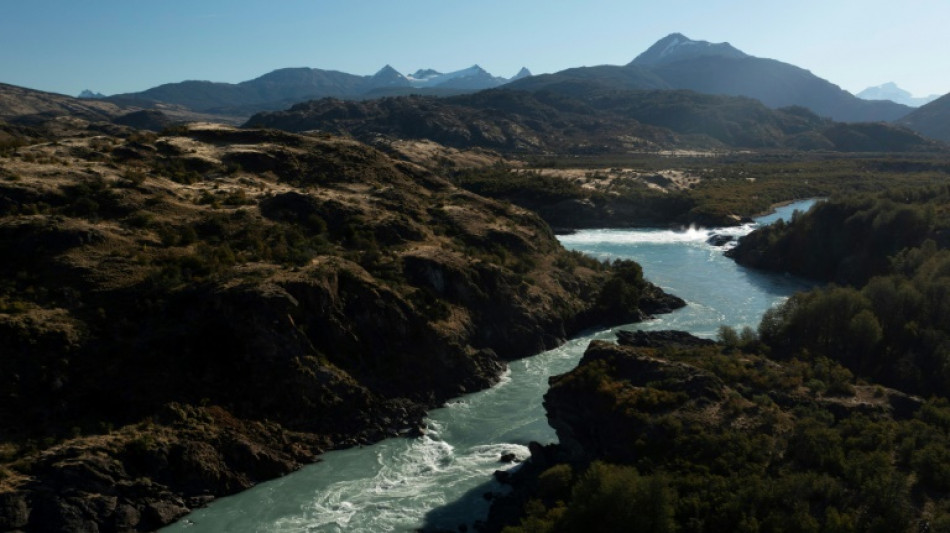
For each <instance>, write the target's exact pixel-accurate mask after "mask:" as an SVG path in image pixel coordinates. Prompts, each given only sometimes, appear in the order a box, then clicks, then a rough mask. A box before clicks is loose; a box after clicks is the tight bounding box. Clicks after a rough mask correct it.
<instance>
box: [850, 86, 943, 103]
mask: <svg viewBox="0 0 950 533" xmlns="http://www.w3.org/2000/svg"><path fill="white" fill-rule="evenodd" d="M855 96H857V97H858V98H861V99H864V100H890V101H892V102H897V103H898V104H904V105H906V106H910V107H920V106H922V105H925V104H929V103H930V102H933V101H934V100H936V99H937V98H940V95H939V94H931V95H930V96H919V97H915V96H914V95H912V94H911V93H910V92H909V91H905V90H904V89H901V88H900V87H898V86H897V84H896V83H894V82H892V81H891V82H887V83H885V84H883V85H878V86H876V87H868V88H867V89H865V90H863V91H861V92H859V93H858V94H856V95H855Z"/></svg>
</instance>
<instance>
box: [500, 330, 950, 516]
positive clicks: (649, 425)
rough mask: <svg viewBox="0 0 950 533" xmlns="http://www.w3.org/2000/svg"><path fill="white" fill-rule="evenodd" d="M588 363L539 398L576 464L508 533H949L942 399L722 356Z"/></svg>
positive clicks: (546, 474) (547, 481) (947, 419)
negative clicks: (642, 370)
mask: <svg viewBox="0 0 950 533" xmlns="http://www.w3.org/2000/svg"><path fill="white" fill-rule="evenodd" d="M630 357H633V358H641V357H642V358H644V359H645V360H647V361H651V360H656V359H657V358H660V359H662V360H665V361H666V362H667V363H665V364H666V365H668V367H667V369H665V370H660V371H654V372H648V373H646V374H645V375H644V374H641V375H640V376H639V377H638V376H637V375H634V374H633V373H630V374H626V373H625V370H624V369H623V367H624V365H626V364H628V363H627V362H626V361H628V358H630ZM586 359H587V358H586V357H585V362H583V363H582V364H581V365H580V366H579V367H578V368H577V369H576V370H575V371H572V372H571V373H569V374H567V375H566V377H559V378H555V381H554V382H553V384H552V392H550V393H549V394H548V396H546V398H545V402H546V405H547V406H548V410H549V416H551V415H550V413H552V406H553V410H554V411H555V414H553V416H554V417H555V418H559V419H560V424H559V425H558V427H561V428H563V427H564V425H565V424H566V425H569V426H570V428H571V431H572V432H573V433H569V435H570V436H569V437H568V439H571V440H576V441H579V443H580V444H581V445H582V446H583V452H584V456H583V457H581V458H577V457H572V458H569V459H567V460H561V461H559V462H556V463H555V464H549V465H546V466H544V467H542V468H541V469H539V472H538V473H537V474H535V475H534V476H533V479H531V480H529V481H527V482H526V484H527V485H529V486H530V487H531V488H530V489H529V492H530V495H527V496H525V495H522V496H521V497H522V508H523V510H524V514H523V515H522V517H521V518H520V520H519V521H518V524H517V525H509V526H507V527H505V528H503V530H504V531H505V532H506V533H518V532H535V533H537V532H573V531H585V532H587V531H590V532H598V531H604V532H613V531H651V532H652V531H659V532H663V531H669V532H673V531H678V532H696V533H699V532H704V533H710V532H736V531H740V532H770V533H779V532H783V533H784V532H813V533H825V532H828V533H830V532H835V533H838V532H841V533H844V532H859V531H873V532H911V531H933V532H937V531H941V532H946V531H950V499H948V497H947V495H948V491H950V467H948V465H950V445H948V444H950V439H948V437H950V404H948V403H947V401H946V400H944V399H939V400H932V401H930V402H928V403H920V402H919V401H918V402H915V401H914V400H913V399H910V398H908V397H906V396H904V395H902V394H901V393H898V392H896V391H893V390H888V389H884V388H883V387H878V386H870V385H862V384H859V383H856V382H855V380H854V378H853V376H852V375H851V374H850V372H848V370H847V369H845V368H843V367H842V366H840V365H838V364H837V363H835V362H833V361H830V360H828V359H824V358H820V359H814V360H811V361H801V360H793V361H786V362H783V363H780V364H775V363H770V362H768V361H767V359H766V358H765V357H764V356H762V355H761V354H757V353H754V352H748V351H743V352H741V353H738V352H736V351H734V348H730V347H727V346H725V345H723V344H719V345H715V346H709V347H693V348H686V349H683V348H679V349H677V348H669V347H664V348H655V349H654V348H640V349H638V350H637V351H636V352H632V353H631V352H629V351H628V352H626V353H622V352H621V353H618V355H617V357H615V358H608V359H601V360H586ZM681 365H689V367H683V366H681ZM682 368H691V369H692V370H691V372H692V374H691V375H685V376H684V375H679V376H677V372H680V371H681V369H682ZM832 382H835V383H837V384H838V387H837V388H836V389H834V390H832V389H831V388H829V387H828V383H832ZM700 383H702V384H700ZM901 402H904V404H903V405H902V403H901ZM571 404H573V405H577V406H578V407H577V408H576V410H570V411H568V412H567V414H565V412H564V409H565V406H566V405H571ZM581 415H583V416H581ZM559 434H560V433H559ZM563 437H564V435H563V434H562V438H563ZM529 468H530V467H529ZM516 494H517V493H516Z"/></svg>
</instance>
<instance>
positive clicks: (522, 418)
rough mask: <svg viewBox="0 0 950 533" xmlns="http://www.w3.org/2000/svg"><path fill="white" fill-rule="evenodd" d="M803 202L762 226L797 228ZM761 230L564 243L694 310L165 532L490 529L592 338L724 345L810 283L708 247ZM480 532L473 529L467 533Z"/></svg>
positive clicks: (544, 360)
mask: <svg viewBox="0 0 950 533" xmlns="http://www.w3.org/2000/svg"><path fill="white" fill-rule="evenodd" d="M811 203H813V201H807V202H798V203H795V204H792V205H788V206H785V207H782V208H780V209H778V210H777V211H776V212H775V213H773V214H771V215H769V216H766V217H761V218H759V219H757V224H768V223H771V222H772V221H774V220H776V219H777V218H779V217H784V218H786V219H788V218H789V217H790V215H791V213H792V211H793V210H794V209H802V210H804V209H807V208H808V207H809V206H810V205H811ZM757 224H750V225H747V226H744V227H741V228H724V229H716V230H704V229H690V230H687V231H682V232H677V231H670V230H660V229H646V230H613V229H605V230H586V231H580V232H578V233H575V234H572V235H565V236H562V237H560V240H561V242H562V244H563V245H564V246H565V247H567V248H569V249H574V250H579V251H582V252H584V253H586V254H589V255H591V256H593V257H596V258H598V259H614V258H627V259H634V260H636V261H637V262H639V263H640V264H641V265H642V266H643V271H644V275H645V277H646V278H647V279H649V280H650V281H652V282H654V283H656V284H657V285H659V286H661V287H663V288H664V289H665V290H667V291H668V292H671V293H673V294H676V295H677V296H679V297H681V298H683V299H684V300H686V301H687V302H688V305H687V306H686V307H685V308H683V309H680V310H677V311H676V312H674V313H671V314H668V315H661V316H658V317H657V318H656V319H653V320H649V321H647V322H643V323H639V324H630V325H627V326H622V327H620V328H611V329H607V330H601V331H593V332H589V333H588V334H586V335H583V336H580V337H577V338H575V339H572V340H570V341H568V342H567V343H566V344H564V345H563V346H561V347H559V348H556V349H554V350H550V351H547V352H544V353H541V354H538V355H536V356H533V357H529V358H526V359H522V360H519V361H515V362H513V363H511V364H510V365H509V369H508V371H507V372H506V373H505V375H504V376H503V378H502V380H501V381H500V382H499V383H498V384H497V385H496V386H494V387H492V388H491V389H488V390H485V391H481V392H477V393H474V394H470V395H467V396H463V397H460V398H457V399H455V400H452V401H450V402H448V403H447V404H446V405H445V406H444V407H442V408H439V409H435V410H433V411H431V412H430V413H429V416H428V418H427V420H426V426H427V428H428V431H427V432H426V435H425V436H423V437H419V438H411V439H408V438H396V439H388V440H385V441H382V442H379V443H377V444H374V445H372V446H365V447H362V448H351V449H347V450H340V451H334V452H329V453H327V454H325V455H324V456H323V457H322V461H321V462H319V463H316V464H313V465H309V466H307V467H305V468H303V469H301V470H300V471H298V472H295V473H293V474H291V475H288V476H285V477H283V478H279V479H276V480H273V481H269V482H267V483H262V484H260V485H258V486H256V487H254V488H253V489H251V490H248V491H245V492H242V493H240V494H237V495H235V496H231V497H227V498H222V499H220V500H217V501H215V502H214V503H212V504H211V505H210V506H209V507H207V508H205V509H201V510H198V511H195V512H194V513H191V514H190V515H188V516H187V517H185V519H183V520H182V521H180V522H178V523H176V524H174V525H172V526H170V527H168V528H166V529H164V530H163V531H166V532H188V533H199V532H225V531H227V532H337V531H354V532H356V531H359V532H364V531H365V532H377V531H413V530H416V529H420V528H425V529H451V530H456V529H457V528H458V527H459V525H461V524H468V525H469V526H470V525H471V524H472V522H474V521H475V520H479V519H482V518H484V516H485V514H486V513H487V511H488V506H489V502H488V501H487V500H486V499H485V498H484V497H483V495H484V494H485V493H486V492H501V491H503V490H504V487H502V486H501V485H500V484H498V483H497V482H495V481H494V480H493V479H492V473H493V472H494V471H495V470H498V469H503V468H511V467H512V465H505V464H501V463H499V461H498V458H499V456H500V455H501V454H503V453H515V454H516V455H517V456H518V457H519V458H525V457H527V455H528V449H527V444H528V443H529V442H531V441H538V442H541V443H550V442H556V441H557V436H556V435H555V434H554V431H553V430H552V429H551V428H550V426H548V424H547V419H546V417H545V413H544V408H543V407H542V405H541V400H542V396H543V395H544V393H545V391H546V390H547V387H548V377H549V376H552V375H555V374H561V373H564V372H567V371H569V370H571V369H572V368H573V367H574V366H575V365H576V364H577V362H578V361H579V360H580V357H581V355H582V354H583V353H584V349H585V348H586V347H587V344H588V343H589V342H590V341H591V340H592V339H610V340H613V339H614V331H615V330H616V329H645V330H657V329H678V330H684V331H689V332H691V333H693V334H695V335H699V336H702V337H710V338H711V337H715V335H716V333H717V331H718V329H719V326H721V325H730V326H733V327H736V328H741V327H743V326H752V327H755V326H757V325H758V322H759V320H760V319H761V317H762V314H763V313H764V312H765V310H766V309H768V308H769V307H771V306H773V305H775V304H776V303H778V302H780V301H782V300H784V299H785V298H787V297H788V296H790V295H791V294H792V293H794V292H795V291H798V290H802V289H805V288H807V287H808V286H809V284H808V283H807V282H804V281H802V280H799V279H796V278H792V277H789V276H783V275H775V274H767V273H762V272H756V271H751V270H748V269H745V268H743V267H740V266H738V265H736V264H735V263H734V262H733V261H732V260H730V259H728V258H726V257H724V256H723V248H717V247H713V246H710V245H709V244H707V243H706V239H707V238H708V237H709V235H710V234H711V233H713V232H715V233H719V234H727V235H735V236H741V235H744V234H745V233H748V232H749V231H751V230H752V229H753V228H754V227H755V226H756V225H757ZM469 530H471V527H469Z"/></svg>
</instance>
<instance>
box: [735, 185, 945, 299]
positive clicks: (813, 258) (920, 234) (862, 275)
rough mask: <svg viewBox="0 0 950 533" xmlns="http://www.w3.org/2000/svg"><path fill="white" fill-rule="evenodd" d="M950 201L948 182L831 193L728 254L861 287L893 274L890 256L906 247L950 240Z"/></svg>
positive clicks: (744, 262) (747, 261) (751, 262)
mask: <svg viewBox="0 0 950 533" xmlns="http://www.w3.org/2000/svg"><path fill="white" fill-rule="evenodd" d="M947 205H950V187H948V186H937V187H929V188H923V189H899V190H892V191H888V192H886V193H880V194H877V195H861V196H855V197H839V198H832V200H831V201H827V202H821V203H818V204H816V205H815V206H814V207H812V208H811V209H810V210H809V212H808V213H805V214H802V213H798V214H796V215H795V216H793V217H792V220H791V221H790V222H788V223H785V222H784V221H778V222H776V223H775V224H772V225H771V226H768V227H765V228H762V229H760V230H757V231H755V232H753V233H752V234H750V235H748V236H746V237H743V238H742V239H741V240H740V242H739V244H738V246H736V247H735V248H734V249H733V250H731V251H730V252H729V255H730V256H731V257H733V258H734V259H735V260H736V261H737V262H738V263H740V264H742V265H745V266H749V267H753V268H762V269H766V270H774V271H779V272H788V273H791V274H795V275H798V276H804V277H808V278H812V279H817V280H821V281H832V282H835V283H838V284H845V285H853V286H860V285H864V284H865V283H867V282H868V280H869V279H870V278H871V277H872V276H875V275H882V274H888V273H890V272H891V262H890V260H891V258H892V257H893V256H894V255H895V254H897V253H898V252H900V251H902V250H904V249H906V248H913V247H918V246H921V245H922V244H923V242H924V241H925V240H927V239H934V240H935V241H936V242H937V243H938V244H939V245H940V246H941V247H945V246H946V245H947V244H948V243H950V214H948V212H947V209H946V206H947Z"/></svg>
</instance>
